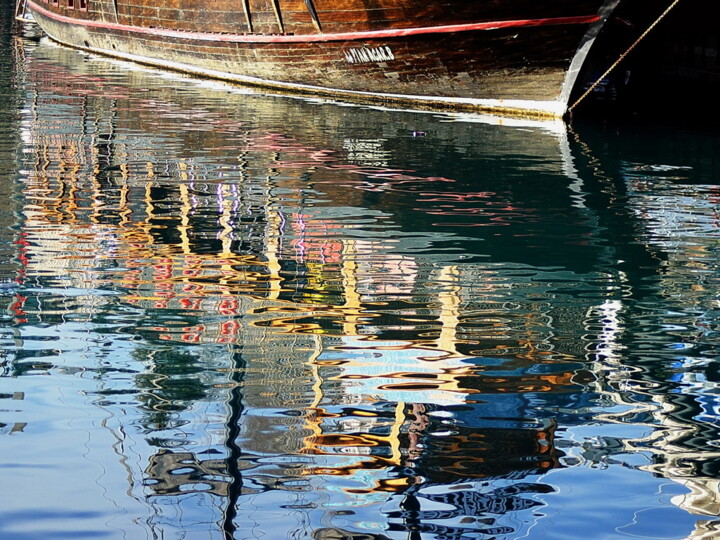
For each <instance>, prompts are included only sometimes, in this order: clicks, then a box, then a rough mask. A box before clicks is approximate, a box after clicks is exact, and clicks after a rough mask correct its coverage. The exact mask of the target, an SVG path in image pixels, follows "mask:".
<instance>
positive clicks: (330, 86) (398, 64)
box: [28, 1, 607, 117]
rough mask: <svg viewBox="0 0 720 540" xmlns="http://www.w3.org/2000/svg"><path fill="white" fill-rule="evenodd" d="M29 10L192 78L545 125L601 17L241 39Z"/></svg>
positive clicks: (67, 38) (62, 35)
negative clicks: (540, 119) (518, 117)
mask: <svg viewBox="0 0 720 540" xmlns="http://www.w3.org/2000/svg"><path fill="white" fill-rule="evenodd" d="M586 3H587V2H586ZM601 3H602V2H600V1H597V2H595V4H601ZM606 4H607V2H606ZM28 6H29V8H30V9H31V10H32V12H33V14H34V17H35V19H36V20H37V22H38V23H39V24H40V26H41V27H42V28H43V29H44V30H45V32H46V33H47V34H48V35H49V36H50V37H51V38H53V39H54V40H56V41H58V42H60V43H63V44H65V45H69V46H72V47H78V48H82V49H86V50H89V51H94V52H97V53H101V54H105V55H112V56H115V57H119V58H123V59H127V60H132V61H135V62H141V63H144V64H149V65H154V66H159V67H163V68H169V69H174V70H179V71H183V72H188V73H193V74H197V75H200V76H205V77H212V78H218V79H225V80H228V81H234V82H238V83H243V84H252V85H259V86H264V87H272V88H277V89H282V90H287V91H292V92H302V93H307V94H313V95H321V96H330V97H337V98H341V99H348V100H353V101H373V102H383V103H403V104H412V105H413V106H417V107H421V106H430V107H444V108H453V109H471V110H483V111H488V110H490V111H494V112H498V113H510V114H525V115H539V116H552V117H559V116H562V115H563V114H564V113H565V111H566V107H567V98H568V95H569V91H568V86H569V84H571V82H572V81H569V80H568V79H569V75H568V72H569V70H570V67H571V65H572V64H573V59H575V60H576V63H577V53H578V50H579V49H580V50H582V45H583V44H587V43H588V42H589V41H590V40H591V39H592V37H593V36H594V35H595V34H596V33H597V31H598V29H599V27H600V26H601V25H602V23H603V21H604V19H603V17H600V16H598V15H597V7H600V6H597V5H596V11H595V12H591V13H589V14H588V13H584V14H582V15H578V16H573V17H557V16H554V17H543V18H535V19H520V20H517V19H508V20H504V21H485V22H479V23H478V22H475V23H469V22H464V21H460V22H459V23H458V22H456V23H455V24H453V25H445V26H423V27H404V28H394V29H391V28H380V29H373V28H367V27H363V29H362V30H359V31H347V30H346V31H344V32H334V33H317V32H315V31H313V33H300V34H297V33H287V32H284V33H277V34H257V33H253V34H241V33H213V32H206V31H196V30H191V29H184V30H177V29H174V28H155V27H151V26H137V25H129V24H125V23H122V22H119V21H121V20H122V19H121V18H120V17H115V21H113V20H110V21H108V20H107V19H113V17H108V16H107V14H105V16H103V17H96V18H90V17H88V16H87V15H86V17H87V18H84V19H83V18H73V17H70V16H69V15H68V14H67V13H60V12H58V11H57V10H53V9H52V6H50V5H47V4H44V3H42V4H41V3H36V2H35V1H29V2H28ZM584 9H585V10H586V11H587V7H585V8H584ZM75 13H77V11H76V12H75Z"/></svg>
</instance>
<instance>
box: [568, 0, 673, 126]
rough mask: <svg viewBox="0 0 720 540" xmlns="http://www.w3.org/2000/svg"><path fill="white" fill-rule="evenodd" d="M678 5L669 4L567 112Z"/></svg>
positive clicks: (595, 86) (593, 88) (588, 93)
mask: <svg viewBox="0 0 720 540" xmlns="http://www.w3.org/2000/svg"><path fill="white" fill-rule="evenodd" d="M679 3H680V0H674V2H673V3H672V4H670V5H669V6H668V8H667V9H666V10H665V11H663V13H662V14H661V15H660V17H658V18H657V19H656V20H655V22H653V23H652V24H651V25H650V26H649V27H648V29H647V30H645V31H644V32H643V33H642V34H641V35H640V37H639V38H637V39H636V40H635V42H634V43H633V44H632V45H630V47H629V48H628V50H626V51H625V52H624V53H622V54H621V55H620V57H619V58H618V59H617V60H615V62H614V63H613V64H612V65H611V66H610V67H609V68H608V69H607V71H605V73H603V74H602V75H601V76H600V78H599V79H598V80H596V81H595V82H594V83H593V84H592V85H590V88H588V89H587V90H586V91H585V93H584V94H583V95H582V96H580V97H579V98H578V99H577V100H576V101H575V103H573V104H572V105H571V106H570V107H569V108H568V112H572V111H573V109H574V108H575V107H577V106H578V105H579V104H580V102H581V101H583V100H584V99H585V98H586V97H588V95H590V93H591V92H592V91H593V90H595V88H597V87H598V85H599V84H600V83H601V82H603V81H604V80H605V79H606V78H607V76H608V75H610V73H612V72H613V70H615V68H616V67H618V66H619V65H620V63H621V62H622V61H623V60H625V58H626V57H627V55H628V54H630V53H631V52H632V50H633V49H634V48H635V47H637V46H638V44H639V43H640V42H641V41H642V40H643V39H645V38H646V37H647V35H648V34H649V33H650V32H652V31H653V30H654V29H655V27H656V26H657V25H658V24H660V21H662V20H663V19H664V18H665V17H666V16H667V14H668V13H670V12H671V11H672V10H673V8H674V7H675V6H677V5H678V4H679Z"/></svg>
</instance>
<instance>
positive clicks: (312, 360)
mask: <svg viewBox="0 0 720 540" xmlns="http://www.w3.org/2000/svg"><path fill="white" fill-rule="evenodd" d="M11 15H12V10H11V8H9V7H8V9H4V11H3V15H2V17H3V18H2V22H3V25H2V30H1V33H0V479H1V481H0V503H1V504H0V538H2V539H3V540H35V539H43V540H48V539H61V538H67V539H80V538H89V539H112V540H114V539H124V540H146V539H147V540H155V539H167V540H169V539H187V540H195V539H197V540H200V539H202V540H215V539H218V540H229V539H238V540H239V539H266V540H280V539H297V540H302V539H316V540H341V539H355V540H361V539H362V540H384V539H392V540H400V539H403V540H405V539H408V540H431V539H432V540H465V539H491V538H492V539H507V540H509V539H512V540H515V539H521V538H527V539H552V540H562V539H568V540H570V539H573V540H575V539H577V538H583V539H587V540H590V539H623V538H627V539H638V538H642V539H652V540H659V539H682V538H692V539H710V538H718V537H720V516H719V514H720V494H719V493H718V489H719V488H720V476H719V473H720V438H719V430H720V346H719V345H718V343H719V342H720V341H719V337H720V336H719V328H720V267H719V262H720V182H719V179H720V134H719V133H717V130H716V129H713V128H712V127H709V126H703V125H702V124H700V123H695V124H693V125H692V126H691V125H682V126H681V125H677V124H674V125H672V126H670V125H667V124H663V123H662V122H661V121H660V120H658V119H655V121H643V122H639V121H638V122H632V121H630V120H629V119H625V120H624V121H613V122H612V123H611V122H603V121H592V122H586V123H580V122H575V123H572V124H569V125H566V124H564V123H561V122H552V121H542V122H541V121H533V120H514V119H498V118H491V117H484V116H480V115H469V114H465V115H458V114H442V113H438V112H407V111H396V110H388V109H382V108H370V107H361V106H351V105H347V104H345V105H343V104H338V103H332V102H328V101H325V100H313V99H299V98H297V97H289V96H281V95H272V94H268V93H263V92H260V91H253V90H250V89H247V88H240V87H233V86H229V85H225V84H222V83H214V82H208V81H201V80H198V79H193V78H190V77H185V76H183V75H179V74H172V73H167V72H161V71H157V70H151V69H146V68H142V67H139V66H135V65H130V64H127V63H123V62H119V61H116V60H112V59H106V58H100V57H96V56H91V55H87V54H85V53H83V52H81V51H75V50H71V49H67V48H63V47H60V46H57V45H55V44H53V43H51V42H50V41H48V40H46V39H40V40H37V39H28V37H27V36H22V35H18V34H17V33H12V32H11V31H10V26H11Z"/></svg>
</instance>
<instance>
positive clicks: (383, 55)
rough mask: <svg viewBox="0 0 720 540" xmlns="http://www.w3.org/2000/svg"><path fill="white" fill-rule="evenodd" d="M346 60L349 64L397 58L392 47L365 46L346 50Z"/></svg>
mask: <svg viewBox="0 0 720 540" xmlns="http://www.w3.org/2000/svg"><path fill="white" fill-rule="evenodd" d="M344 54H345V60H347V62H348V63H349V64H368V63H371V62H387V61H389V60H395V55H394V54H393V52H392V51H391V50H390V47H363V48H358V49H347V50H345V51H344Z"/></svg>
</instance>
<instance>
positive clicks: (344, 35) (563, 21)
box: [27, 0, 600, 43]
mask: <svg viewBox="0 0 720 540" xmlns="http://www.w3.org/2000/svg"><path fill="white" fill-rule="evenodd" d="M27 4H28V6H29V7H30V8H31V10H33V11H37V12H38V13H40V14H41V15H44V16H45V17H48V18H50V19H53V20H55V21H57V22H60V23H65V24H72V25H77V26H84V27H87V28H99V29H103V30H114V31H118V32H134V33H140V34H151V35H153V36H158V37H170V38H179V39H187V40H194V41H215V42H225V43H317V42H328V41H362V40H367V39H383V38H394V37H408V36H418V35H428V34H452V33H458V32H472V31H489V30H502V29H506V28H532V27H538V26H566V25H580V24H593V23H596V22H598V21H599V20H600V16H599V15H597V14H595V15H578V16H570V17H552V18H542V19H512V20H501V21H485V22H477V23H468V24H453V25H443V26H423V27H413V28H398V29H386V30H367V31H362V32H338V33H328V34H225V33H213V32H192V31H188V30H174V29H172V28H162V27H154V26H135V25H129V24H119V23H110V22H104V21H97V20H94V19H83V18H77V17H68V16H67V15H61V14H59V13H56V12H54V11H50V10H48V9H45V8H44V7H42V6H41V5H39V4H37V3H36V2H34V1H33V0H27Z"/></svg>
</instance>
